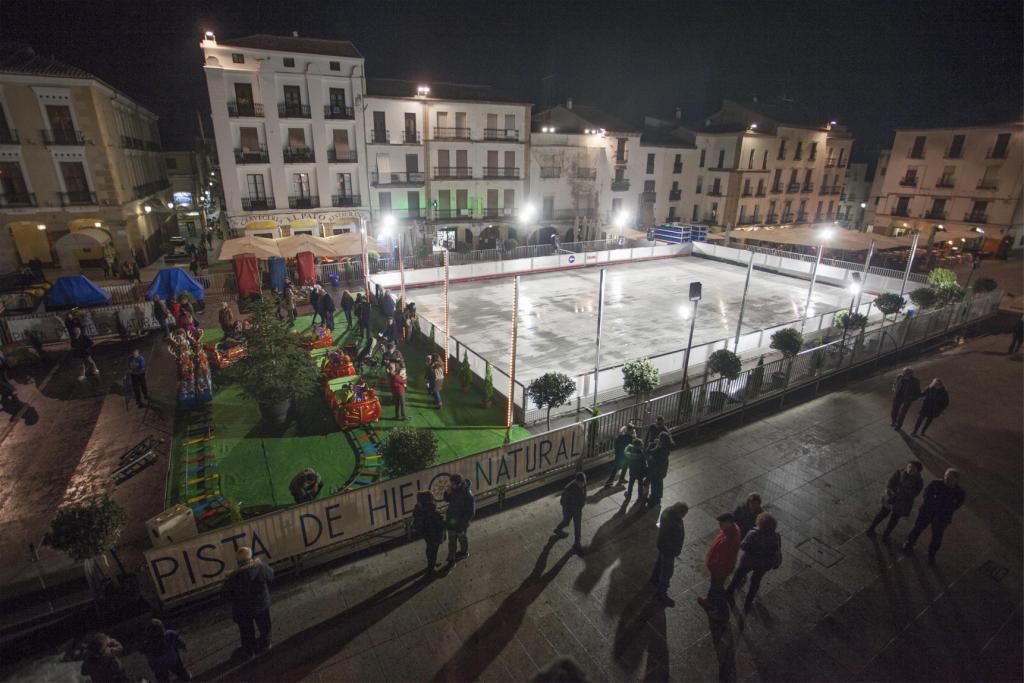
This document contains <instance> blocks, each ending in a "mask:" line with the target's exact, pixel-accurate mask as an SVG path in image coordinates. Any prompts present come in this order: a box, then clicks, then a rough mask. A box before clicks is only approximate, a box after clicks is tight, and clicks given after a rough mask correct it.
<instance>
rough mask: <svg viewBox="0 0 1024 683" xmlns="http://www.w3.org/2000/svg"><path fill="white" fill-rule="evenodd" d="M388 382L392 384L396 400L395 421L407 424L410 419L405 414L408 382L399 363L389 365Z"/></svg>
mask: <svg viewBox="0 0 1024 683" xmlns="http://www.w3.org/2000/svg"><path fill="white" fill-rule="evenodd" d="M388 382H389V383H390V384H391V397H392V398H393V399H394V400H395V419H396V420H402V421H403V422H407V421H408V420H409V417H408V416H407V415H406V414H405V389H406V385H407V384H408V382H407V381H406V379H405V377H403V376H402V368H401V367H400V366H399V365H398V364H397V363H391V364H389V365H388Z"/></svg>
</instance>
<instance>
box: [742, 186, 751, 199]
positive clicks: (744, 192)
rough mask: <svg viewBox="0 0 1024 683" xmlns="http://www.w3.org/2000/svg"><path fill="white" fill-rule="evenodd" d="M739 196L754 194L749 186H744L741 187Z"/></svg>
mask: <svg viewBox="0 0 1024 683" xmlns="http://www.w3.org/2000/svg"><path fill="white" fill-rule="evenodd" d="M740 196H741V197H753V196H754V191H753V190H751V189H750V188H749V187H745V188H743V191H742V192H740Z"/></svg>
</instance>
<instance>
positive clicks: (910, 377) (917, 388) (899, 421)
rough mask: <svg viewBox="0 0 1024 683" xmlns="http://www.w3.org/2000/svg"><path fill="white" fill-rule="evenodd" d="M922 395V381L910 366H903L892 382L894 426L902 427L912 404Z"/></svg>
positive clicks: (894, 427) (896, 427)
mask: <svg viewBox="0 0 1024 683" xmlns="http://www.w3.org/2000/svg"><path fill="white" fill-rule="evenodd" d="M920 396H921V381H920V380H919V379H918V378H917V377H915V376H914V371H913V370H911V369H910V368H903V372H901V373H900V374H899V375H898V376H897V377H896V380H895V381H894V382H893V383H892V428H893V429H902V428H903V418H905V417H906V416H907V411H908V410H910V404H911V403H913V402H914V401H916V400H917V399H918V398H919V397H920Z"/></svg>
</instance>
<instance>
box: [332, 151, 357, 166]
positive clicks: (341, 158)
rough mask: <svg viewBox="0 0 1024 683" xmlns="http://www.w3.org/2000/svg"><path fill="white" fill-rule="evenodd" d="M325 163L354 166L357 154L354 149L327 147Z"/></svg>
mask: <svg viewBox="0 0 1024 683" xmlns="http://www.w3.org/2000/svg"><path fill="white" fill-rule="evenodd" d="M327 161H328V162H330V163H332V164H354V163H356V162H358V161H359V153H358V152H356V150H354V149H337V148H335V147H328V148H327Z"/></svg>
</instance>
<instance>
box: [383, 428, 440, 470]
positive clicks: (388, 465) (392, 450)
mask: <svg viewBox="0 0 1024 683" xmlns="http://www.w3.org/2000/svg"><path fill="white" fill-rule="evenodd" d="M436 461H437V437H436V436H434V433H433V432H432V431H431V430H429V429H420V428H419V427H395V428H394V429H392V430H391V431H390V432H388V435H387V437H386V438H385V439H384V446H383V448H382V449H381V462H382V463H383V468H384V476H386V477H389V478H394V477H400V476H402V475H404V474H412V473H413V472H419V471H420V470H422V469H425V468H427V467H430V466H431V465H433V464H434V462H436Z"/></svg>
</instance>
